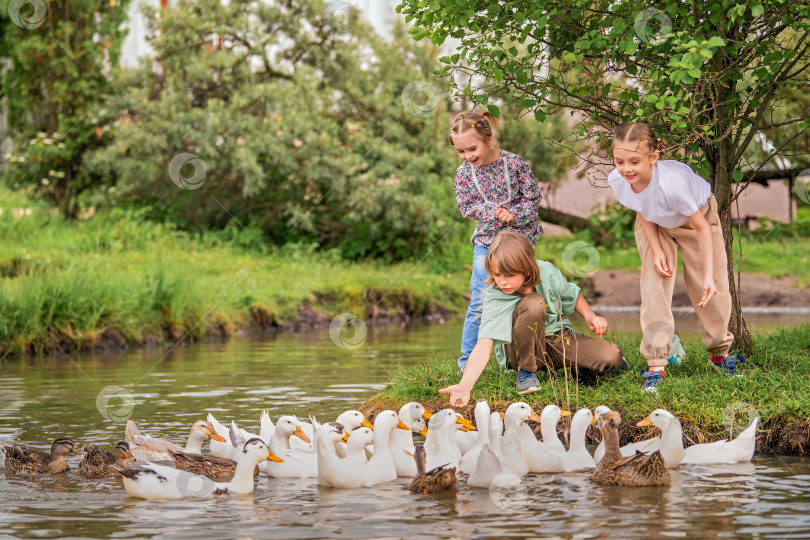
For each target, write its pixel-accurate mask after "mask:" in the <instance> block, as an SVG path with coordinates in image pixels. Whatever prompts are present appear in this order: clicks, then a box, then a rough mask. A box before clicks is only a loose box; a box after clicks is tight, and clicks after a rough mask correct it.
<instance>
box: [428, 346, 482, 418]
mask: <svg viewBox="0 0 810 540" xmlns="http://www.w3.org/2000/svg"><path fill="white" fill-rule="evenodd" d="M492 343H493V341H492V339H490V338H481V339H479V340H478V341H477V342H476V343H475V348H473V350H472V352H471V353H470V356H469V358H467V365H466V367H465V368H464V375H463V376H462V377H461V380H460V381H459V382H458V384H454V385H452V386H448V387H446V388H442V389H441V390H439V393H440V394H448V393H449V394H450V405H452V406H453V407H463V406H465V405H466V404H467V403H469V402H470V391H471V390H472V388H473V385H475V381H477V380H478V377H480V376H481V372H482V371H484V368H485V367H486V366H487V362H489V354H490V353H491V352H492Z"/></svg>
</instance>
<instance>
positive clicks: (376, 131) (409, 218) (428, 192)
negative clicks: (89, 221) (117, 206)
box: [88, 0, 460, 260]
mask: <svg viewBox="0 0 810 540" xmlns="http://www.w3.org/2000/svg"><path fill="white" fill-rule="evenodd" d="M147 17H148V41H149V42H150V44H151V45H152V47H153V48H154V49H155V58H154V61H152V60H150V59H145V60H144V61H143V65H142V67H141V68H140V69H138V70H135V71H133V72H130V73H126V74H125V75H124V77H123V79H122V81H121V91H122V92H123V94H124V96H125V97H124V101H125V102H126V103H127V107H126V109H125V110H124V111H123V114H122V115H121V117H120V118H119V120H118V121H117V122H116V124H115V125H114V126H112V127H111V129H110V130H109V131H108V132H107V133H106V134H105V137H106V138H108V139H109V144H108V145H107V146H106V147H105V148H103V149H101V150H100V151H99V152H97V153H96V154H95V155H94V156H93V157H92V159H90V160H89V162H88V163H89V165H90V167H92V169H93V170H95V171H97V173H98V174H102V175H107V176H109V177H111V178H114V179H116V180H117V182H116V186H115V187H114V188H112V189H111V190H109V191H108V192H107V194H106V195H107V196H108V197H109V198H110V199H111V200H112V201H113V202H117V203H131V204H137V205H148V206H153V210H152V212H153V216H154V217H155V218H156V219H169V220H171V221H173V222H175V223H177V224H178V225H179V226H181V227H183V228H188V229H191V230H204V229H209V228H220V229H224V228H228V227H231V228H232V227H239V228H243V227H246V226H248V225H249V224H252V225H253V226H255V227H258V228H259V229H260V230H261V231H263V232H264V234H265V235H266V237H267V239H269V240H270V241H271V242H273V243H275V244H283V243H286V242H298V243H314V244H315V245H317V246H318V247H321V248H338V249H339V250H340V251H341V253H342V254H343V256H344V257H347V258H356V257H381V258H384V259H388V260H398V259H404V258H409V257H413V256H415V255H417V254H423V253H425V252H427V251H429V250H430V249H431V248H432V247H434V246H436V244H437V243H438V242H439V241H440V239H441V238H442V236H443V235H445V234H447V232H448V231H451V230H453V228H454V227H455V226H457V224H458V223H459V221H460V216H457V215H456V213H450V212H448V211H447V210H448V208H451V207H452V204H453V200H454V199H453V191H452V183H450V182H449V181H448V179H449V178H451V177H452V171H453V165H454V164H453V161H452V159H451V157H450V156H449V155H448V152H447V149H446V143H444V139H445V128H446V126H445V125H446V123H447V107H448V104H449V100H448V99H447V97H446V96H445V95H444V93H443V92H441V90H440V89H439V87H438V86H437V84H436V83H435V82H434V81H433V80H432V76H431V73H432V71H433V70H434V68H435V57H434V55H435V47H423V46H421V45H417V44H415V43H413V41H412V40H410V39H409V38H408V36H407V33H406V32H405V30H404V28H403V27H395V28H394V30H393V34H392V35H391V36H388V37H389V38H390V39H388V40H387V39H383V38H381V37H379V36H377V35H376V34H375V33H374V31H373V30H372V29H371V28H370V27H369V26H368V25H366V24H364V23H363V22H362V21H360V20H359V15H358V14H357V13H356V12H347V13H330V11H329V10H328V9H327V7H326V6H325V5H324V3H323V2H321V1H320V0H307V1H303V2H298V1H296V2H293V1H280V2H276V3H274V4H273V5H272V6H269V5H264V4H262V3H250V4H245V3H241V2H230V3H228V4H227V5H224V3H222V2H220V1H218V0H203V1H199V2H181V3H179V4H178V5H177V6H175V7H172V8H170V9H168V10H162V11H161V12H160V13H157V12H155V11H154V10H148V11H147ZM181 154H186V156H185V157H181V158H177V156H178V155H181ZM173 159H178V160H179V161H176V162H175V163H174V165H172V163H173V161H172V160H173ZM183 163H185V165H183V166H182V167H180V165H182V164H183ZM181 177H182V178H181ZM173 180H174V181H173ZM184 182H185V186H184V187H185V188H186V189H183V187H181V186H183V184H184Z"/></svg>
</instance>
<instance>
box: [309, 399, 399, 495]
mask: <svg viewBox="0 0 810 540" xmlns="http://www.w3.org/2000/svg"><path fill="white" fill-rule="evenodd" d="M396 428H400V429H405V430H410V428H409V427H408V426H406V425H405V424H403V423H402V422H401V421H400V420H399V418H398V417H397V413H395V412H394V411H383V412H381V413H380V414H378V415H377V417H376V418H375V419H374V435H373V440H374V455H372V456H371V459H370V460H368V462H367V463H357V464H356V465H355V466H353V467H347V466H346V465H347V462H346V460H345V459H341V458H340V457H338V455H337V452H336V451H335V443H337V442H338V441H340V440H341V439H342V438H343V437H344V435H345V433H346V430H345V429H344V428H343V426H341V425H340V424H338V423H336V422H331V423H328V424H323V425H322V426H320V427H319V428H318V431H317V434H316V437H315V447H316V454H317V456H318V483H319V484H321V485H324V486H331V487H338V488H355V487H363V486H366V487H368V486H374V485H377V484H382V483H384V482H392V481H394V480H396V479H397V468H396V465H395V464H394V458H393V457H392V456H391V451H390V450H389V447H388V440H389V438H390V437H391V432H392V431H393V430H394V429H396Z"/></svg>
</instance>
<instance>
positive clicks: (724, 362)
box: [712, 354, 746, 377]
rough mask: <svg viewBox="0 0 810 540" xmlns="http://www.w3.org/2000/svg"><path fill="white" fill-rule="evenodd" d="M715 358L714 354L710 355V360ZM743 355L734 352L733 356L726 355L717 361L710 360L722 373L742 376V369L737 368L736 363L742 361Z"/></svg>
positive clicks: (743, 359)
mask: <svg viewBox="0 0 810 540" xmlns="http://www.w3.org/2000/svg"><path fill="white" fill-rule="evenodd" d="M714 358H717V357H716V356H714V355H712V360H713V359H714ZM745 361H746V360H745V357H744V356H743V355H741V354H735V355H734V356H726V357H725V358H722V359H721V360H720V361H719V362H714V361H712V365H713V366H714V367H715V368H717V369H718V370H719V371H720V372H722V373H723V375H728V376H729V377H742V376H743V374H742V371H740V370H739V368H738V367H737V364H738V363H740V364H742V363H744V362H745Z"/></svg>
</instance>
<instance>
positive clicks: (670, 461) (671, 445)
mask: <svg viewBox="0 0 810 540" xmlns="http://www.w3.org/2000/svg"><path fill="white" fill-rule="evenodd" d="M758 424H759V418H755V419H754V420H753V422H751V425H749V426H748V427H747V428H746V429H745V430H744V431H743V432H742V433H740V435H739V436H738V437H737V438H736V439H732V440H728V439H724V440H722V441H716V442H712V443H704V444H695V445H692V446H690V447H688V448H685V449H684V447H683V428H682V427H681V422H680V421H679V420H678V419H677V418H676V417H675V416H674V415H673V414H672V413H670V412H669V411H666V410H664V409H656V410H654V411H653V412H652V413H650V416H648V417H647V418H645V419H644V420H642V421H641V422H639V423H638V424H636V425H637V426H639V427H643V426H649V425H654V426H655V427H657V428H658V429H660V430H661V438H660V444H659V447H660V450H661V456H662V457H663V458H664V463H665V464H666V466H667V468H672V467H677V466H678V465H680V464H684V463H690V464H704V465H705V464H711V463H744V462H747V461H751V459H752V458H753V457H754V451H755V450H756V433H757V425H758ZM653 450H655V448H653Z"/></svg>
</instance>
